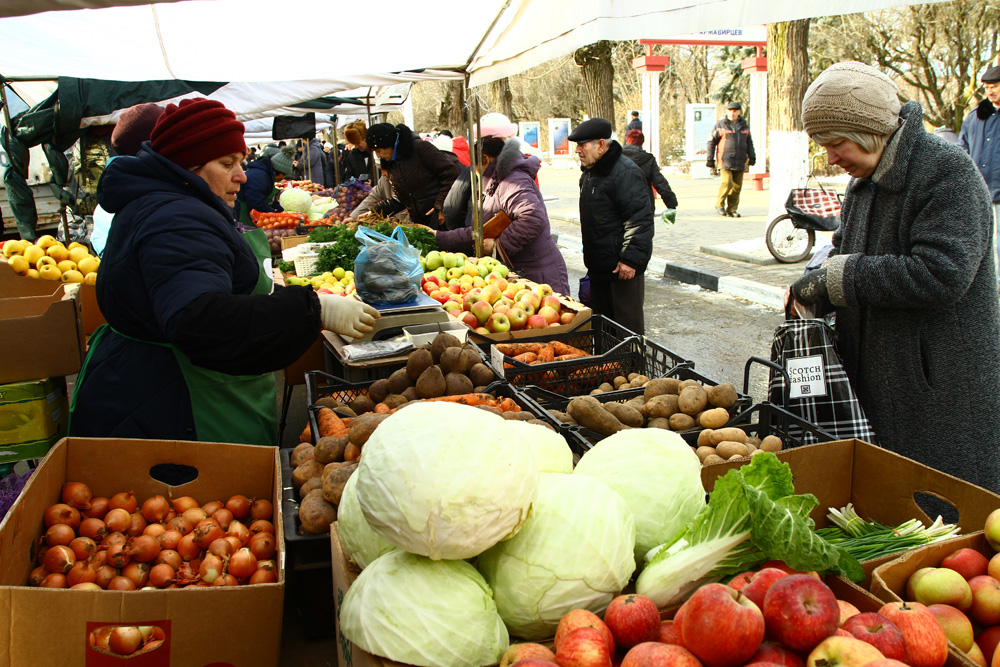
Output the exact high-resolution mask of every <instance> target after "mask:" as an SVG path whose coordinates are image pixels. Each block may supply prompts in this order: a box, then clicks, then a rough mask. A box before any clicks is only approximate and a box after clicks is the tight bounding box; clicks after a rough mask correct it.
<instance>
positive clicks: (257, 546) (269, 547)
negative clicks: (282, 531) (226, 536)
mask: <svg viewBox="0 0 1000 667" xmlns="http://www.w3.org/2000/svg"><path fill="white" fill-rule="evenodd" d="M277 550H278V539H277V538H276V537H275V536H274V535H272V534H271V533H257V534H256V535H254V536H253V537H252V538H251V539H250V553H252V554H253V555H254V556H256V558H257V560H270V559H272V558H274V554H275V552H277Z"/></svg>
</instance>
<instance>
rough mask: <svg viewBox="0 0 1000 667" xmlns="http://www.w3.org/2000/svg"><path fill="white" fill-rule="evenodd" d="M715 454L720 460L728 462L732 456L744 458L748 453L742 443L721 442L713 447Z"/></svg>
mask: <svg viewBox="0 0 1000 667" xmlns="http://www.w3.org/2000/svg"><path fill="white" fill-rule="evenodd" d="M715 451H716V453H717V454H718V455H719V456H721V457H722V458H724V459H726V460H729V459H731V458H733V457H734V456H746V455H747V454H749V453H750V452H748V451H747V446H746V444H744V443H742V442H735V441H733V440H723V441H722V442H720V443H719V444H717V445H716V446H715Z"/></svg>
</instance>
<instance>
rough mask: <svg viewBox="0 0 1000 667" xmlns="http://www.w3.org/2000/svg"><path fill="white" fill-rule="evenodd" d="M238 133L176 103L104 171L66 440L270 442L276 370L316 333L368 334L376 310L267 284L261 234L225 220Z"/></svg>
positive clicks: (211, 107)
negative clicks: (94, 311) (100, 322)
mask: <svg viewBox="0 0 1000 667" xmlns="http://www.w3.org/2000/svg"><path fill="white" fill-rule="evenodd" d="M243 132H244V130H243V124H242V123H240V122H239V121H237V120H236V116H235V115H234V114H233V113H232V111H230V110H229V109H226V108H225V107H224V106H223V105H222V104H220V103H219V102H216V101H213V100H206V99H189V100H182V101H181V102H180V104H179V105H174V104H170V105H168V106H167V108H166V111H164V113H163V115H162V116H161V117H160V119H159V120H158V121H157V123H156V126H155V127H154V129H153V132H152V136H151V139H150V141H149V143H146V144H143V148H142V149H141V150H140V151H139V154H138V156H136V157H123V158H119V159H118V160H115V161H114V162H113V163H112V164H110V165H109V168H108V169H107V170H106V171H105V172H104V175H103V177H102V179H101V185H100V189H99V193H98V196H99V199H100V201H101V205H102V206H103V207H104V208H106V209H107V210H108V211H110V212H112V213H114V214H115V224H114V225H113V226H112V228H111V234H110V237H109V239H108V245H107V248H106V250H105V253H104V260H103V262H102V264H101V270H100V273H99V277H98V280H97V301H98V304H99V305H100V307H101V312H102V313H103V314H104V316H105V318H106V319H107V321H108V324H107V325H104V326H102V327H100V328H99V329H98V330H97V331H95V332H94V334H93V336H92V337H91V339H90V351H89V353H88V355H87V359H86V361H85V362H84V365H83V368H82V369H81V370H80V373H79V376H78V378H77V385H76V392H75V394H74V396H73V407H72V417H71V423H70V428H69V432H70V434H72V435H74V436H92V437H121V438H163V439H168V440H200V441H205V442H236V443H246V444H258V445H275V444H276V439H277V410H276V390H275V381H274V374H273V372H274V371H276V370H279V369H281V368H284V367H286V366H287V365H289V364H290V363H292V362H294V361H296V360H297V359H298V358H299V357H300V356H301V355H302V354H303V353H304V352H305V351H306V350H307V349H308V348H309V347H310V346H311V345H312V344H313V343H314V342H315V341H316V338H317V335H318V334H319V331H320V328H325V329H329V330H332V331H336V332H339V333H342V334H345V335H348V336H353V337H360V336H361V335H363V334H364V333H366V332H370V331H371V330H372V324H374V321H375V318H377V317H378V313H377V312H376V311H375V310H374V309H373V308H371V307H370V306H367V305H365V304H362V303H361V302H360V301H356V300H354V299H350V298H346V297H342V296H334V295H332V294H331V295H327V294H321V295H317V294H315V293H314V292H313V291H312V290H311V289H309V288H304V287H284V288H274V287H273V285H272V282H271V274H270V267H269V260H270V253H269V251H268V246H267V240H266V237H264V233H263V230H254V231H252V232H250V233H248V234H246V235H241V234H240V233H239V232H238V231H237V228H236V224H235V220H234V219H233V209H232V206H233V203H234V202H235V201H236V195H237V192H238V191H239V188H240V185H241V184H242V183H243V182H244V180H245V177H244V174H243V170H242V169H241V168H240V162H241V160H242V159H243V156H244V155H245V153H246V146H245V144H244V143H243Z"/></svg>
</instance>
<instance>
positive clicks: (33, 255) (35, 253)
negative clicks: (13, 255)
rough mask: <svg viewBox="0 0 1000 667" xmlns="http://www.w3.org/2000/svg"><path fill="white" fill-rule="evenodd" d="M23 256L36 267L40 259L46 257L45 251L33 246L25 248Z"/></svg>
mask: <svg viewBox="0 0 1000 667" xmlns="http://www.w3.org/2000/svg"><path fill="white" fill-rule="evenodd" d="M22 254H23V255H24V258H25V259H26V260H28V263H29V264H31V265H32V266H35V264H37V262H38V260H39V259H41V258H42V257H45V249H44V248H40V247H38V246H36V245H34V244H32V245H29V246H28V247H27V248H25V249H24V252H23V253H22Z"/></svg>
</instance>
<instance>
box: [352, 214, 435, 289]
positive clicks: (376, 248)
mask: <svg viewBox="0 0 1000 667" xmlns="http://www.w3.org/2000/svg"><path fill="white" fill-rule="evenodd" d="M354 237H355V238H356V239H358V240H359V241H361V243H362V245H363V246H364V247H363V248H361V252H359V253H358V257H357V259H355V260H354V286H355V287H356V288H357V290H358V294H359V295H360V296H361V298H362V299H363V300H364V301H365V303H370V304H373V305H391V304H398V303H406V302H407V301H414V300H415V299H416V298H417V294H419V292H420V278H421V277H422V276H423V275H424V271H423V267H421V266H420V251H419V250H417V249H416V248H414V247H413V246H411V245H410V242H409V241H407V240H406V235H405V234H404V233H403V228H402V227H396V228H395V229H394V230H392V236H391V237H390V236H386V235H385V234H379V233H378V232H376V231H375V230H373V229H369V228H368V227H365V226H364V225H361V226H359V227H358V231H357V232H356V233H355V234H354Z"/></svg>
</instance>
